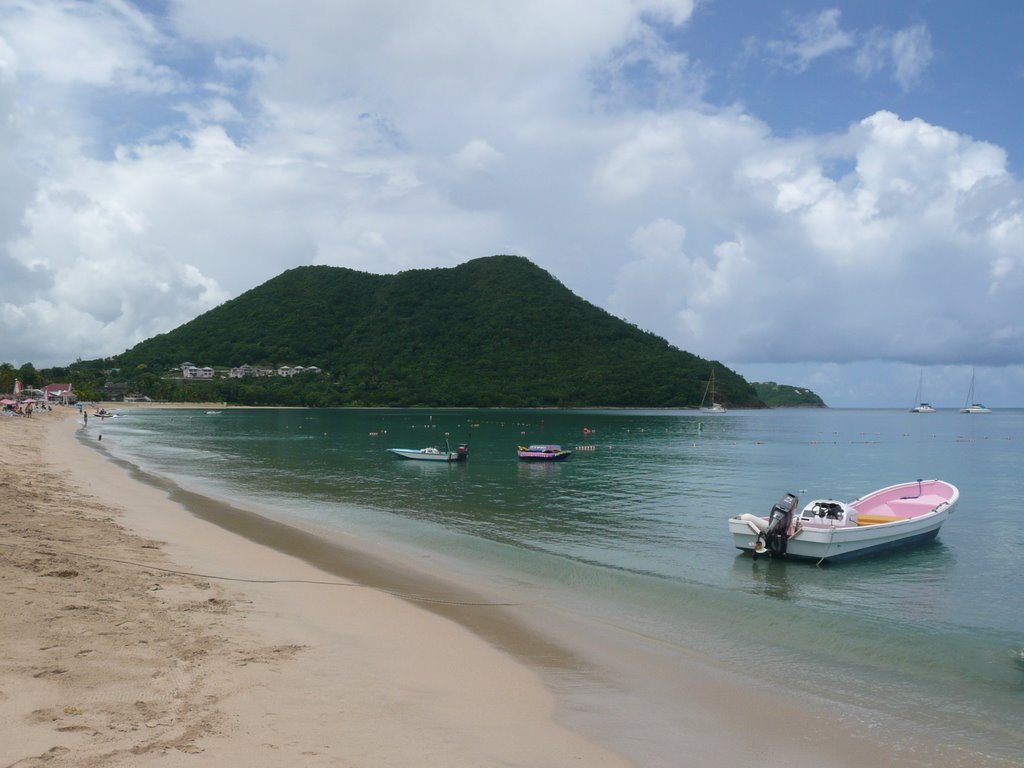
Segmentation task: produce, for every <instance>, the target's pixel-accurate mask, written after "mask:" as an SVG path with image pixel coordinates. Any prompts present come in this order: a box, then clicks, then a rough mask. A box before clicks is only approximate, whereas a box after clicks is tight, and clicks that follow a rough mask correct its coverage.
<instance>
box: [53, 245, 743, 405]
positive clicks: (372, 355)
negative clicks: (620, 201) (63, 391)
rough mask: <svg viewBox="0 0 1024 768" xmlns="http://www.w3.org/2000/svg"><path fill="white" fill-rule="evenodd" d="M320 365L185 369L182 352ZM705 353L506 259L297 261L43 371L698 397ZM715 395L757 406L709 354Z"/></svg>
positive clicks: (561, 399)
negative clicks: (377, 267)
mask: <svg viewBox="0 0 1024 768" xmlns="http://www.w3.org/2000/svg"><path fill="white" fill-rule="evenodd" d="M186 361H188V362H193V363H195V364H196V365H198V366H211V367H214V368H228V367H233V366H240V365H242V364H246V363H247V364H250V365H254V366H260V367H267V368H276V367H277V366H280V365H302V366H307V367H308V366H317V367H319V368H320V369H322V371H323V372H322V373H320V374H302V375H299V376H296V377H294V378H284V377H269V378H245V379H226V378H217V379H214V380H212V381H184V380H182V379H181V378H180V375H177V376H176V375H175V374H174V373H173V369H174V368H175V367H177V366H180V365H181V364H182V363H183V362H186ZM712 365H713V363H712V362H711V361H707V360H703V359H701V358H699V357H696V356H695V355H692V354H690V353H688V352H684V351H682V350H679V349H677V348H675V347H673V346H671V345H669V344H668V342H666V341H665V340H664V339H662V338H660V337H658V336H655V335H654V334H652V333H648V332H646V331H643V330H640V329H639V328H637V327H635V326H633V325H631V324H628V323H626V322H624V321H622V320H620V319H618V318H616V317H613V316H612V315H610V314H609V313H607V312H605V311H604V310H602V309H600V308H598V307H596V306H594V305H593V304H590V303H589V302H587V301H585V300H583V299H581V298H579V297H577V296H575V295H574V294H572V293H571V292H570V291H569V290H568V289H567V288H565V287H564V286H563V285H562V284H561V283H559V282H558V281H557V280H555V279H554V278H553V277H552V276H551V275H549V274H548V273H547V272H545V271H543V270H542V269H540V268H538V267H537V266H535V265H534V264H532V263H531V262H529V261H528V260H526V259H524V258H520V257H515V256H493V257H489V258H482V259H476V260H474V261H470V262H468V263H466V264H463V265H461V266H458V267H454V268H450V269H421V270H410V271H407V272H401V273H399V274H396V275H373V274H368V273H364V272H357V271H354V270H351V269H345V268H340V267H323V266H320V267H299V268H296V269H291V270H289V271H287V272H285V273H283V274H281V275H279V276H278V277H276V278H274V279H272V280H270V281H268V282H266V283H264V284H263V285H261V286H259V287H257V288H254V289H252V290H250V291H248V292H246V293H244V294H242V295H241V296H239V297H238V298H236V299H233V300H231V301H228V302H226V303H225V304H223V305H221V306H220V307H217V308H216V309H214V310H211V311H209V312H207V313H205V314H203V315H200V316H199V317H197V318H196V319H194V320H192V321H191V322H188V323H186V324H184V325H182V326H180V327H179V328H176V329H175V330H173V331H171V332H169V333H166V334H161V335H159V336H156V337H154V338H152V339H149V340H147V341H144V342H142V343H140V344H138V345H136V346H135V347H133V348H131V349H129V350H127V351H125V352H124V353H122V354H120V355H117V356H115V357H113V358H108V359H106V360H103V361H98V360H97V361H89V362H82V361H79V362H77V363H75V364H74V365H72V366H69V367H68V368H66V369H54V370H52V371H48V372H46V373H47V374H48V375H49V376H51V377H52V378H55V379H57V380H59V376H60V375H66V376H67V378H68V379H70V380H71V381H73V382H74V383H75V386H76V389H77V390H78V391H79V393H80V394H82V395H84V396H88V391H89V390H90V389H95V390H97V391H99V390H100V388H101V387H102V386H103V384H104V383H109V382H110V380H112V379H113V380H117V381H120V382H123V386H125V387H126V388H127V389H129V390H130V391H132V392H137V393H139V394H144V395H148V396H150V397H152V398H154V399H162V400H183V401H202V400H209V401H225V402H229V403H241V404H278V405H285V404H301V405H321V406H327V405H363V406H369V405H387V406H416V405H427V406H477V407H488V406H510V407H527V406H530V407H532V406H621V407H695V406H697V405H699V404H700V402H701V399H702V396H703V395H704V390H705V387H706V385H707V381H708V377H709V375H710V372H711V368H712ZM714 368H715V382H716V384H715V386H716V400H718V401H719V402H722V403H724V404H725V405H727V406H732V407H763V403H762V402H761V400H760V398H759V397H758V395H757V392H756V391H755V390H754V388H753V387H752V386H751V385H750V384H749V383H747V382H746V381H745V380H744V379H743V378H742V377H741V376H739V375H738V374H736V373H735V372H733V371H731V370H729V369H728V368H725V367H724V366H722V365H721V364H720V363H714Z"/></svg>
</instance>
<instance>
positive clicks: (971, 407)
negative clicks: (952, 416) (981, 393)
mask: <svg viewBox="0 0 1024 768" xmlns="http://www.w3.org/2000/svg"><path fill="white" fill-rule="evenodd" d="M960 413H992V409H991V408H986V407H985V406H984V405H982V404H981V403H976V402H974V371H973V370H972V371H971V388H970V389H968V390H967V400H966V401H965V402H964V407H963V408H961V409H960Z"/></svg>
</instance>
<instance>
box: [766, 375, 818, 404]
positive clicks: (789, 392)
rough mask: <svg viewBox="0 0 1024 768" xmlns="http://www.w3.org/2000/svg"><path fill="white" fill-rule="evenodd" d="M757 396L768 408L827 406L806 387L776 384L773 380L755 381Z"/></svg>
mask: <svg viewBox="0 0 1024 768" xmlns="http://www.w3.org/2000/svg"><path fill="white" fill-rule="evenodd" d="M753 387H754V390H755V391H756V392H757V396H758V397H759V398H760V399H761V400H763V401H764V404H765V405H767V406H768V407H769V408H827V407H828V406H827V405H825V401H824V400H822V399H821V398H820V397H819V396H818V395H816V394H815V393H814V392H812V391H811V390H809V389H807V388H806V387H794V386H791V385H789V384H776V383H775V382H774V381H756V382H754V384H753Z"/></svg>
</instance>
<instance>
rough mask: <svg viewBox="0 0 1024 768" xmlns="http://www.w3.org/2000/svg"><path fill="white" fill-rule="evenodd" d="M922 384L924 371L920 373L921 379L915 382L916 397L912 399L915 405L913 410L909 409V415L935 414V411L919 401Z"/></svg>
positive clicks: (922, 401)
mask: <svg viewBox="0 0 1024 768" xmlns="http://www.w3.org/2000/svg"><path fill="white" fill-rule="evenodd" d="M923 384H924V371H923V370H922V371H921V378H920V379H918V381H917V397H915V398H914V402H916V403H917V405H915V406H914V407H913V408H911V409H910V412H911V413H935V409H934V408H933V407H932V406H931V405H929V404H928V403H926V402H925V401H924V400H922V399H921V386H922V385H923Z"/></svg>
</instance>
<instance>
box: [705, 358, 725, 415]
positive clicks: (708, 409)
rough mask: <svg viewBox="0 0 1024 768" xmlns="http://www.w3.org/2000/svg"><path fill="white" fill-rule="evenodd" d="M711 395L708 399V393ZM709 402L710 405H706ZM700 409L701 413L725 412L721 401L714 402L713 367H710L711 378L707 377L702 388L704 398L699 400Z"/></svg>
mask: <svg viewBox="0 0 1024 768" xmlns="http://www.w3.org/2000/svg"><path fill="white" fill-rule="evenodd" d="M709 394H710V395H711V397H710V399H709V398H708V395H709ZM707 403H710V405H707ZM700 410H701V411H702V412H703V413H725V406H724V405H722V404H721V403H716V402H715V369H714V367H712V368H711V378H709V379H708V385H707V387H705V388H704V398H703V399H702V400H701V401H700Z"/></svg>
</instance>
